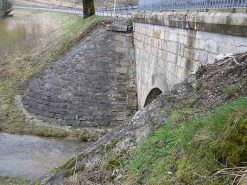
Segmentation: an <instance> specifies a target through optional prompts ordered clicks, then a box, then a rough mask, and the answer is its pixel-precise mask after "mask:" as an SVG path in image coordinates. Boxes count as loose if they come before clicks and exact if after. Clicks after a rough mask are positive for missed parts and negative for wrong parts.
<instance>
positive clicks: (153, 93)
mask: <svg viewBox="0 0 247 185" xmlns="http://www.w3.org/2000/svg"><path fill="white" fill-rule="evenodd" d="M161 93H162V91H161V90H160V89H159V88H154V89H152V90H151V91H150V92H149V94H148V96H147V98H146V101H145V104H144V107H146V106H147V105H149V104H150V103H152V101H154V100H155V99H156V98H157V97H158V96H159V95H160V94H161Z"/></svg>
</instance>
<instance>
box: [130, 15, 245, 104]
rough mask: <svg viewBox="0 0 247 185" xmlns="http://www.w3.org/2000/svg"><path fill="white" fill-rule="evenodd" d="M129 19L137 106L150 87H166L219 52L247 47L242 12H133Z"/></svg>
mask: <svg viewBox="0 0 247 185" xmlns="http://www.w3.org/2000/svg"><path fill="white" fill-rule="evenodd" d="M132 19H133V21H134V46H135V58H136V73H137V74H136V75H137V90H138V106H139V108H143V107H144V104H145V101H146V99H147V96H148V94H149V93H150V92H151V91H152V89H154V88H159V89H160V90H161V91H165V90H167V89H169V88H170V87H172V86H173V85H174V84H176V83H178V82H179V81H180V80H182V79H184V78H185V77H186V76H188V75H189V74H192V73H195V71H196V70H197V69H198V67H199V66H200V65H203V64H212V63H214V61H215V58H216V56H217V55H219V54H226V53H242V52H246V51H247V38H246V37H244V36H245V35H246V33H247V32H246V33H245V32H244V30H247V24H246V21H247V15H245V14H238V16H236V15H235V14H228V13H227V14H222V13H220V14H215V13H170V12H166V13H136V14H134V15H133V16H132ZM237 27H241V33H240V32H238V31H240V30H234V29H233V28H237ZM203 30H204V31H203ZM222 30H223V31H222ZM224 33H226V34H224ZM231 34H232V35H231ZM236 35H239V36H236Z"/></svg>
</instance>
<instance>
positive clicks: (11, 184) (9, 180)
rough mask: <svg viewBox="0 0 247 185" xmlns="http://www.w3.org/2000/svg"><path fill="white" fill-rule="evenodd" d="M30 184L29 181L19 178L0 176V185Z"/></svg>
mask: <svg viewBox="0 0 247 185" xmlns="http://www.w3.org/2000/svg"><path fill="white" fill-rule="evenodd" d="M31 182H32V181H31V180H26V179H22V178H19V177H8V176H0V184H4V185H17V184H18V185H27V184H29V183H31Z"/></svg>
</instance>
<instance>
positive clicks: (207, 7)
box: [205, 0, 210, 12]
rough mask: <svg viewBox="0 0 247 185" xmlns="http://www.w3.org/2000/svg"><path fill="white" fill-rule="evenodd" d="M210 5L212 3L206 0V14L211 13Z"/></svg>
mask: <svg viewBox="0 0 247 185" xmlns="http://www.w3.org/2000/svg"><path fill="white" fill-rule="evenodd" d="M209 3H210V0H206V6H205V10H206V12H208V11H209Z"/></svg>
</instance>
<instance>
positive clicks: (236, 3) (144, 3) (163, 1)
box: [138, 0, 247, 11]
mask: <svg viewBox="0 0 247 185" xmlns="http://www.w3.org/2000/svg"><path fill="white" fill-rule="evenodd" d="M138 6H139V10H144V11H165V10H187V11H189V10H200V9H204V10H206V11H208V10H210V9H232V10H233V11H235V10H236V9H246V8H247V0H139V2H138Z"/></svg>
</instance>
